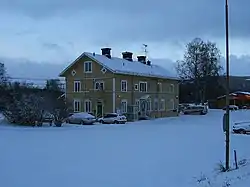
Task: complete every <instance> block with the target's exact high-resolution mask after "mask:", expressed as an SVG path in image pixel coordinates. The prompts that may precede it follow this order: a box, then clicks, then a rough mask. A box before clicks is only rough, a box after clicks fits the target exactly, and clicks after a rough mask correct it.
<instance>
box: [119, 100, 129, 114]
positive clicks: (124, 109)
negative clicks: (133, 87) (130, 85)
mask: <svg viewBox="0 0 250 187" xmlns="http://www.w3.org/2000/svg"><path fill="white" fill-rule="evenodd" d="M127 108H128V102H127V100H122V101H121V113H127Z"/></svg>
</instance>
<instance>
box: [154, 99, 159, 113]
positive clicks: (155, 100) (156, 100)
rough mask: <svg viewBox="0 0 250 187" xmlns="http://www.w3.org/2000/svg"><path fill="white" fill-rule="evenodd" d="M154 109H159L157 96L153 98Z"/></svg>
mask: <svg viewBox="0 0 250 187" xmlns="http://www.w3.org/2000/svg"><path fill="white" fill-rule="evenodd" d="M156 103H157V108H156ZM154 111H159V99H157V98H155V99H154Z"/></svg>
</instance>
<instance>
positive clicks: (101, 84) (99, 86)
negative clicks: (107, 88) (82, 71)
mask: <svg viewBox="0 0 250 187" xmlns="http://www.w3.org/2000/svg"><path fill="white" fill-rule="evenodd" d="M95 90H104V82H103V81H97V82H95Z"/></svg>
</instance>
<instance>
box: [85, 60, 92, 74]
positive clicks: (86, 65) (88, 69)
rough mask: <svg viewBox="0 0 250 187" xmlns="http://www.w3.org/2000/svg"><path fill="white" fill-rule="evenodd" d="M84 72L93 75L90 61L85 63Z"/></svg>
mask: <svg viewBox="0 0 250 187" xmlns="http://www.w3.org/2000/svg"><path fill="white" fill-rule="evenodd" d="M84 72H85V73H92V62H90V61H87V62H84Z"/></svg>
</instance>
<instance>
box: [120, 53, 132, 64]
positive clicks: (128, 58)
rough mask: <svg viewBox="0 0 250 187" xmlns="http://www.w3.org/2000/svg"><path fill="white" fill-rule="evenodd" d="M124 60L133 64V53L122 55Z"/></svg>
mask: <svg viewBox="0 0 250 187" xmlns="http://www.w3.org/2000/svg"><path fill="white" fill-rule="evenodd" d="M122 58H123V59H126V60H128V61H131V62H132V61H133V53H131V52H128V51H125V52H123V53H122Z"/></svg>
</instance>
